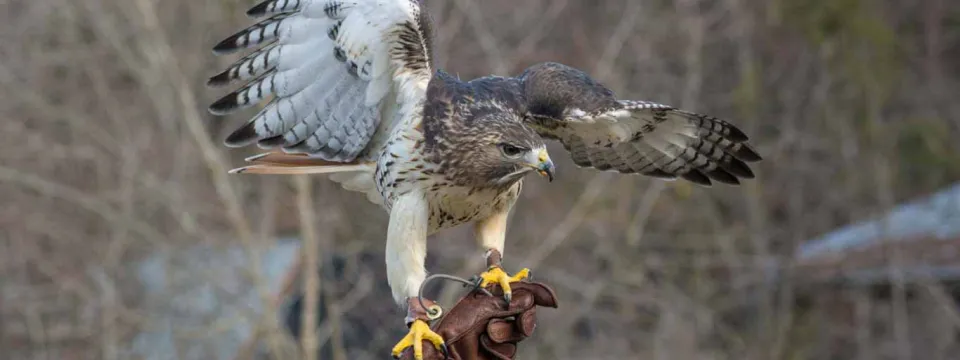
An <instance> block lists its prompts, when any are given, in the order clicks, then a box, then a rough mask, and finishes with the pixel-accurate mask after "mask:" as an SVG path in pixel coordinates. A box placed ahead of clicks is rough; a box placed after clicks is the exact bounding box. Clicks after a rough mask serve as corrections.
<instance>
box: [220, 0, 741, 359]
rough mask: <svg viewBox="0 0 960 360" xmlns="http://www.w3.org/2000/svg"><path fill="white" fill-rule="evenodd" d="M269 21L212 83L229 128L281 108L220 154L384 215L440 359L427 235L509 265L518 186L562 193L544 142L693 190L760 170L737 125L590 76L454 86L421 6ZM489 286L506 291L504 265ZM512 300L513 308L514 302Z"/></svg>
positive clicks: (401, 274)
mask: <svg viewBox="0 0 960 360" xmlns="http://www.w3.org/2000/svg"><path fill="white" fill-rule="evenodd" d="M247 14H248V15H250V16H252V17H263V18H264V19H263V20H262V21H260V22H259V23H257V24H255V25H253V26H251V27H249V28H247V29H244V30H242V31H240V32H238V33H236V34H235V35H233V36H230V37H229V38H227V39H226V40H223V41H222V42H220V43H219V44H217V45H216V46H215V47H214V52H215V53H216V54H227V53H232V52H234V51H237V50H241V49H246V48H257V50H256V51H254V52H252V53H251V54H249V55H247V56H245V57H243V58H242V59H240V60H239V61H237V62H236V63H235V64H234V65H232V66H230V67H229V68H228V69H227V70H225V71H223V72H222V73H220V74H218V75H215V76H213V77H212V78H210V80H209V82H208V84H209V85H211V86H224V85H228V84H231V83H234V82H244V83H245V85H243V87H241V88H240V89H239V90H236V91H234V92H232V93H230V94H229V95H227V96H225V97H223V98H222V99H220V100H218V101H216V102H215V103H214V104H213V105H211V106H210V111H211V112H213V113H215V114H220V115H222V114H227V113H230V112H233V111H236V110H239V109H243V108H247V107H250V106H253V105H255V104H258V103H259V102H261V101H262V100H265V99H267V98H268V97H270V96H273V99H272V100H271V101H270V102H269V104H267V105H266V106H265V107H264V108H263V109H262V110H261V111H260V112H259V113H258V114H257V115H256V116H254V118H253V119H251V120H250V121H249V122H248V123H246V125H244V126H242V127H240V128H239V129H237V130H236V131H235V132H233V133H232V134H231V135H230V136H229V137H228V138H227V139H226V144H227V145H228V146H231V147H240V146H246V145H250V144H254V143H256V144H257V145H258V146H260V147H262V148H265V149H276V151H273V152H269V153H266V154H263V155H259V156H255V157H252V158H250V159H248V160H249V161H251V162H253V163H254V164H253V165H250V166H247V167H244V168H239V169H236V170H234V172H237V173H257V174H321V173H325V174H330V175H329V177H330V178H331V179H332V180H333V181H336V182H338V183H340V184H342V186H343V187H344V188H347V189H349V190H353V191H358V192H361V193H364V194H366V196H367V198H368V199H369V200H370V201H372V202H374V203H376V204H379V205H381V206H382V207H383V208H384V209H386V210H387V211H388V212H389V213H390V221H389V224H388V230H387V240H386V266H387V277H388V282H389V284H390V288H391V289H392V291H393V296H394V299H395V300H396V302H397V303H398V304H401V305H407V307H408V317H407V324H408V326H409V327H410V333H409V334H408V335H407V337H405V338H404V339H403V340H402V341H401V342H400V343H399V344H397V347H396V348H395V349H394V355H397V354H399V353H400V352H401V351H402V350H404V349H405V348H406V347H409V346H414V348H415V353H416V354H417V355H419V354H421V350H422V344H421V339H422V340H428V341H430V342H432V343H433V344H434V345H436V346H437V347H441V346H442V344H443V339H441V338H440V337H439V336H437V335H436V334H435V333H433V332H432V331H430V329H429V327H428V326H427V324H426V322H427V320H429V319H428V318H427V317H425V316H424V315H423V314H424V311H423V309H422V307H420V306H419V305H418V304H417V302H416V301H412V299H415V297H416V295H417V291H418V289H419V287H420V285H421V283H422V282H423V280H424V278H425V277H426V273H427V272H426V269H424V265H423V264H424V259H425V257H426V239H427V236H428V235H430V234H432V233H434V232H437V231H439V230H442V229H446V228H450V227H453V226H456V225H459V224H464V223H469V222H472V223H474V224H475V229H476V237H477V241H478V243H479V245H480V249H479V250H480V251H484V252H485V253H486V254H487V256H489V257H492V258H493V259H499V258H500V256H501V255H502V254H503V252H504V249H503V247H504V238H505V231H506V222H507V214H508V213H509V212H510V210H511V208H512V207H513V205H514V203H515V202H516V200H517V198H518V196H519V194H520V190H521V186H522V179H523V177H524V176H525V175H527V174H529V173H539V174H541V175H544V176H545V177H548V178H550V179H551V180H552V178H553V176H554V164H553V162H552V161H551V160H550V156H549V155H548V154H547V150H546V147H545V146H544V140H545V139H554V140H557V141H559V142H560V143H562V144H563V145H564V147H565V148H566V149H567V150H568V151H569V153H570V155H571V156H572V158H573V160H574V162H575V163H576V164H577V165H579V166H582V167H592V168H595V169H599V170H611V171H617V172H620V173H624V174H643V175H648V176H653V177H657V178H662V179H675V178H678V177H679V178H683V179H686V180H689V181H692V182H694V183H697V184H701V185H710V184H711V183H712V182H713V181H718V182H722V183H727V184H738V183H739V179H740V178H753V177H754V174H753V172H752V171H751V170H750V168H749V167H748V166H747V164H746V163H747V162H754V161H759V160H760V156H759V155H757V153H756V152H755V151H754V150H752V149H751V148H750V146H748V145H747V144H746V141H747V136H746V135H744V133H743V132H741V131H740V130H738V129H737V128H736V127H734V126H733V125H731V124H729V123H727V122H725V121H723V120H720V119H717V118H714V117H710V116H705V115H700V114H695V113H692V112H688V111H684V110H680V109H676V108H673V107H671V106H668V105H662V104H657V103H653V102H647V101H628V100H619V99H617V98H616V97H615V95H614V94H613V92H612V91H610V90H608V89H607V88H605V87H604V86H603V85H601V84H598V83H597V82H596V81H594V80H593V79H591V78H590V77H589V76H588V75H587V74H585V73H583V72H582V71H580V70H577V69H574V68H571V67H568V66H564V65H561V64H556V63H544V64H538V65H534V66H532V67H530V68H528V69H527V70H525V71H524V72H523V73H522V74H520V75H519V76H517V77H494V76H490V77H484V78H479V79H475V80H472V81H468V82H463V81H460V80H459V79H457V78H454V77H451V76H449V75H447V74H446V73H444V72H442V71H439V70H437V69H435V68H434V65H433V61H432V60H433V53H432V51H431V36H430V34H431V27H430V21H429V19H428V17H427V16H426V13H425V11H424V10H423V9H422V7H421V4H420V2H419V1H417V0H268V1H265V2H262V3H260V4H259V5H256V6H254V7H253V8H251V9H250V10H249V11H248V12H247ZM494 263H495V264H494V266H491V267H490V268H489V269H488V270H487V271H485V272H484V273H483V274H481V276H482V279H483V280H484V282H487V283H489V282H493V283H499V284H501V286H503V288H504V289H505V290H507V291H505V293H507V294H509V293H510V292H509V283H510V282H515V281H519V280H520V279H522V278H523V277H525V276H526V274H527V270H526V269H524V270H521V271H520V272H519V273H518V274H517V275H515V276H509V275H508V274H507V273H505V272H504V271H503V270H502V269H501V268H500V266H499V265H497V264H498V261H494ZM508 301H509V299H508Z"/></svg>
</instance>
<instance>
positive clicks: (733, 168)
mask: <svg viewBox="0 0 960 360" xmlns="http://www.w3.org/2000/svg"><path fill="white" fill-rule="evenodd" d="M728 159H729V161H724V162H722V163H721V164H720V166H721V167H723V170H726V171H727V172H729V173H731V174H734V175H736V176H738V177H742V178H746V179H753V178H754V174H753V170H750V166H748V165H747V163H745V162H743V161H741V160H739V159H736V158H728Z"/></svg>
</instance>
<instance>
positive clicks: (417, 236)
mask: <svg viewBox="0 0 960 360" xmlns="http://www.w3.org/2000/svg"><path fill="white" fill-rule="evenodd" d="M428 212H429V211H428V205H427V202H426V200H425V199H424V197H423V195H422V194H421V193H419V192H416V191H412V192H410V193H407V194H404V195H401V196H398V197H397V199H396V200H394V203H393V208H392V209H391V211H390V224H389V226H388V227H387V248H386V263H387V282H388V283H389V284H390V290H391V291H392V292H393V298H394V300H395V301H396V302H397V304H398V305H404V304H405V305H406V307H407V317H406V318H405V319H404V323H406V324H407V327H409V328H410V331H409V332H408V333H407V335H406V336H404V337H403V339H401V340H400V342H399V343H397V345H396V346H394V347H393V351H392V352H391V353H392V355H393V356H394V357H400V355H401V354H402V353H403V351H404V350H406V349H407V348H409V347H413V354H414V358H415V359H417V360H422V359H423V342H424V341H429V342H430V344H432V345H433V346H435V347H436V348H437V349H438V350H443V351H446V345H444V341H443V338H442V337H441V336H440V335H438V334H437V333H435V332H433V331H431V330H430V325H429V323H430V321H431V320H433V319H434V318H435V317H437V316H439V315H440V311H439V307H438V306H436V304H435V303H433V302H432V301H429V300H426V299H424V301H423V304H422V305H421V303H420V301H418V298H417V295H418V293H419V290H420V285H421V284H423V281H424V280H425V278H426V274H427V270H426V269H425V268H424V260H425V259H426V257H427V225H428Z"/></svg>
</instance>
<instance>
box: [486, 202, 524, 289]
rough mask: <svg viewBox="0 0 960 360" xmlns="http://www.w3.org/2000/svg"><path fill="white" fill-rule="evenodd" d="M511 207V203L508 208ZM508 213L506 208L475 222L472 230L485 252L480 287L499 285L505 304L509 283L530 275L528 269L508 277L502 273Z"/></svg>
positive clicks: (508, 209) (508, 210)
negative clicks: (484, 263) (485, 263)
mask: <svg viewBox="0 0 960 360" xmlns="http://www.w3.org/2000/svg"><path fill="white" fill-rule="evenodd" d="M512 205H513V203H512V202H511V203H510V206H512ZM509 212H510V207H506V208H504V210H503V211H501V212H498V213H496V214H494V215H493V216H490V217H489V218H486V219H483V220H480V221H477V224H476V227H475V228H474V232H475V233H476V236H477V242H479V243H480V247H481V248H482V249H483V250H485V251H486V253H485V255H484V256H486V258H487V270H486V271H484V272H483V273H481V274H480V287H486V286H487V285H490V284H498V285H500V288H501V289H503V298H504V299H506V300H507V303H510V299H511V296H512V294H513V293H512V291H510V283H514V282H517V281H520V280H523V279H524V278H526V277H528V276H529V275H530V270H529V269H522V270H520V271H519V272H517V273H516V274H515V275H513V276H510V275H509V274H507V273H506V272H505V271H503V267H502V266H501V263H500V262H501V259H502V258H503V246H504V242H505V241H504V240H505V238H506V232H507V214H508V213H509Z"/></svg>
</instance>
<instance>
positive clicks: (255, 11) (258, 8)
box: [247, 0, 273, 18]
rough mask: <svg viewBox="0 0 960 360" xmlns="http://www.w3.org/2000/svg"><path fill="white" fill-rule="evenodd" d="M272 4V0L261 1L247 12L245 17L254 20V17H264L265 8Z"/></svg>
mask: <svg viewBox="0 0 960 360" xmlns="http://www.w3.org/2000/svg"><path fill="white" fill-rule="evenodd" d="M272 2H273V0H265V1H261V2H260V3H259V4H256V5H254V6H253V7H252V8H250V9H249V10H247V16H249V17H253V18H256V17H261V16H263V15H266V14H267V8H268V7H270V3H272Z"/></svg>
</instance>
